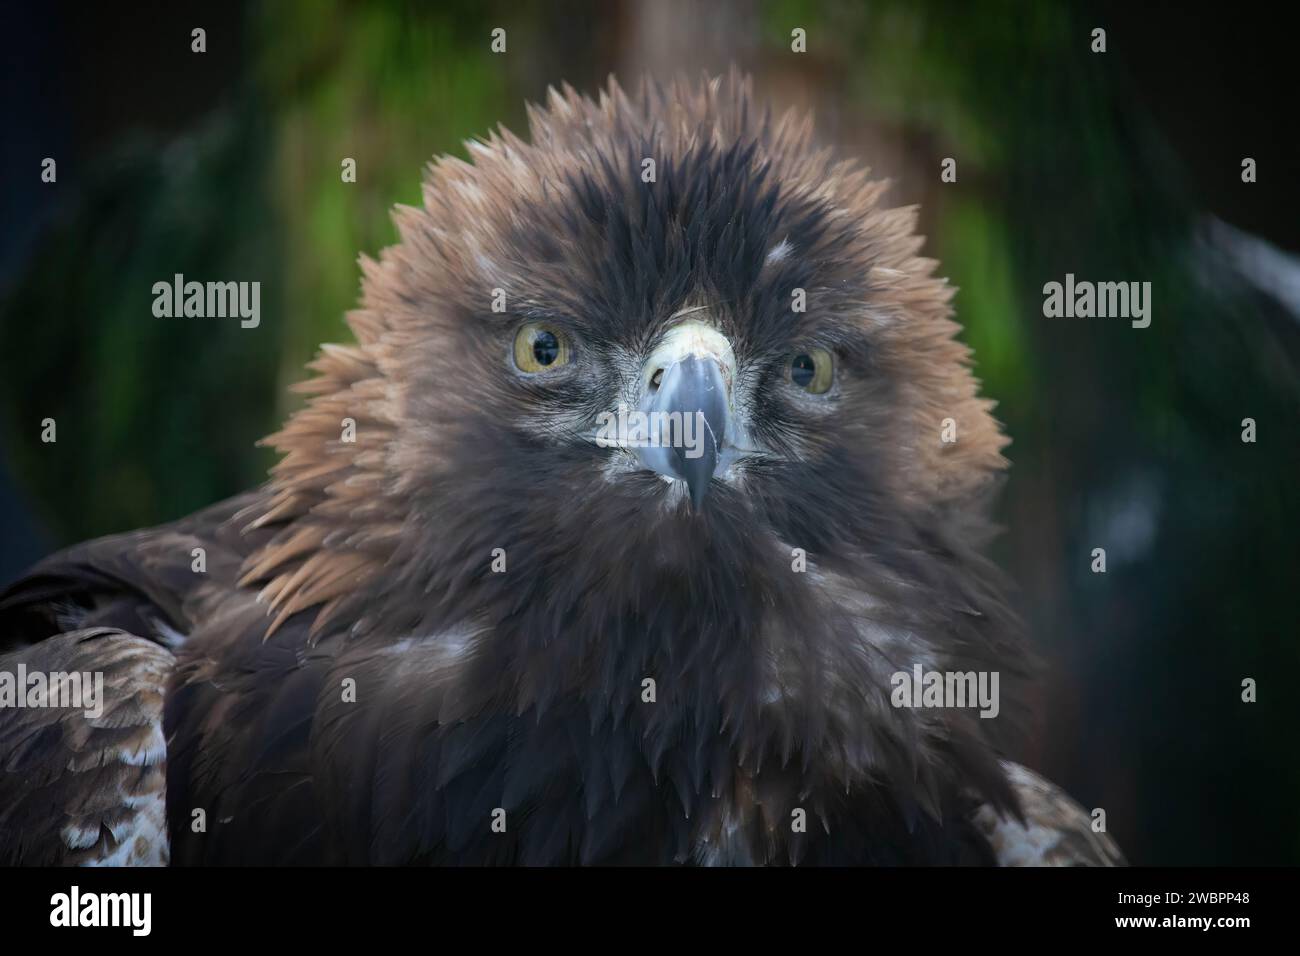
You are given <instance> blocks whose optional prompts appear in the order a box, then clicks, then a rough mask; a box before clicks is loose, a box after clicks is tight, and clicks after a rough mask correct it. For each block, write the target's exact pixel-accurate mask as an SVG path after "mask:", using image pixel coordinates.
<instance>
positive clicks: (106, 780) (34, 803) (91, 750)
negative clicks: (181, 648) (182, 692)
mask: <svg viewBox="0 0 1300 956" xmlns="http://www.w3.org/2000/svg"><path fill="white" fill-rule="evenodd" d="M174 663H175V659H174V658H173V657H172V654H171V653H170V652H169V651H168V650H167V649H166V648H164V647H162V646H160V645H159V644H157V643H155V642H154V641H150V640H146V639H144V638H140V637H136V636H135V635H132V634H128V633H126V632H124V631H120V630H116V629H113V628H107V627H92V628H85V629H81V630H76V631H69V632H67V633H63V634H58V635H56V636H53V637H49V638H47V639H45V640H42V641H39V642H37V643H35V644H32V645H30V646H28V647H22V648H20V649H18V650H15V651H12V652H11V653H8V654H5V655H3V656H0V681H4V680H6V677H7V678H8V683H9V689H10V690H11V691H12V692H14V693H16V694H23V695H24V706H18V705H17V701H16V699H15V700H8V699H7V698H6V699H5V703H6V706H0V755H2V757H0V760H2V762H0V864H3V865H8V866H13V865H20V864H25V865H39V866H77V865H80V866H121V865H128V864H129V865H136V866H150V865H152V866H162V865H166V864H167V862H168V858H169V841H168V836H167V814H166V809H165V797H166V755H167V744H166V738H165V736H164V733H163V726H162V721H163V697H164V690H165V685H166V681H167V679H168V676H169V675H170V673H171V670H172V666H173V664H174ZM20 674H21V675H23V677H24V679H23V680H22V681H21V683H20V682H19V680H18V676H19V675H20ZM31 675H40V676H39V677H38V678H37V680H39V681H45V682H47V686H49V687H51V688H53V686H54V685H53V684H51V683H48V682H50V681H51V680H52V676H53V675H81V677H82V678H87V677H89V679H90V681H91V683H90V686H89V687H87V686H86V685H85V684H84V683H82V684H81V687H82V690H81V692H80V694H79V695H78V696H77V698H76V699H75V700H74V699H73V698H72V697H71V696H69V694H68V693H67V692H66V691H65V692H64V693H63V694H61V695H59V697H58V698H57V699H48V700H40V699H35V698H30V693H29V691H30V688H31V687H34V686H39V685H38V684H34V683H30V680H31ZM53 679H56V680H57V679H59V678H57V677H54V678H53ZM101 679H102V684H99V681H100V680H101ZM96 684H99V686H98V687H96V686H95V685H96ZM23 685H25V686H23ZM67 686H69V687H71V686H74V685H67ZM9 696H13V694H10V695H9ZM68 702H72V703H73V704H74V706H57V705H58V704H62V703H68ZM31 704H36V705H37V706H31Z"/></svg>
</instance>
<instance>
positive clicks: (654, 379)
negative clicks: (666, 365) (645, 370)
mask: <svg viewBox="0 0 1300 956" xmlns="http://www.w3.org/2000/svg"><path fill="white" fill-rule="evenodd" d="M663 380H664V370H663V369H661V368H660V369H655V373H654V374H653V375H651V376H650V391H652V392H657V391H659V383H660V382H662V381H663Z"/></svg>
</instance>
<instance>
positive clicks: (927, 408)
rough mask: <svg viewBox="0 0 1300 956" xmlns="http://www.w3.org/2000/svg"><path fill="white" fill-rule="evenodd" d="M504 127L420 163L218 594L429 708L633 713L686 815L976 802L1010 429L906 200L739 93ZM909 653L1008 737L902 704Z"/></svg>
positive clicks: (570, 110) (532, 118)
mask: <svg viewBox="0 0 1300 956" xmlns="http://www.w3.org/2000/svg"><path fill="white" fill-rule="evenodd" d="M529 127H530V137H529V141H524V140H523V139H521V138H519V137H517V136H515V135H513V134H512V133H510V132H509V131H506V130H504V129H502V130H500V131H498V132H497V133H495V134H493V135H491V136H489V137H488V138H487V139H486V140H484V141H475V142H471V143H469V144H468V153H469V161H468V162H465V161H462V160H460V159H455V158H442V159H439V160H437V161H436V162H434V163H433V164H432V166H431V167H430V169H429V171H428V175H427V178H426V180H425V183H424V190H423V200H424V201H423V206H422V207H421V208H409V207H399V209H398V210H397V212H396V214H395V219H396V223H397V226H398V229H399V232H400V242H399V243H398V244H396V245H395V246H393V247H391V248H389V249H387V250H385V251H384V252H383V253H382V254H381V256H380V257H379V259H378V261H374V260H371V259H367V258H363V259H362V267H363V271H364V291H363V295H362V302H361V306H360V308H359V309H358V310H356V311H354V312H352V313H351V314H350V315H349V317H348V318H349V324H350V326H351V328H352V329H353V331H354V332H355V335H356V339H357V341H356V344H354V345H349V346H329V347H326V348H325V349H324V351H323V352H322V353H321V355H320V356H319V357H318V359H317V360H316V361H315V363H314V368H315V370H316V372H317V373H318V374H317V375H316V377H315V378H313V379H312V380H310V381H308V382H307V383H305V385H304V386H303V388H304V389H305V390H306V391H307V392H308V393H309V394H311V395H312V396H313V397H312V398H311V400H310V401H309V403H308V404H307V405H306V407H305V408H304V409H303V410H301V411H299V412H297V413H296V414H295V415H294V416H293V417H292V418H291V419H290V420H289V421H288V423H287V425H286V426H285V427H284V429H283V430H282V431H281V432H279V433H278V434H277V435H275V436H273V437H272V438H271V439H270V442H271V443H272V444H273V445H274V446H275V447H277V448H278V449H279V450H280V451H281V452H282V453H283V459H282V461H281V463H280V464H279V465H278V467H277V468H276V470H275V472H274V477H273V485H272V487H273V489H274V492H275V494H274V496H273V498H271V500H270V504H269V505H268V506H267V507H266V508H265V509H264V510H263V512H262V513H261V514H259V515H258V516H257V518H258V522H259V523H260V524H262V525H264V526H266V527H269V528H272V529H274V530H275V534H274V535H273V536H272V537H271V539H270V541H269V543H268V544H267V545H266V546H265V547H263V548H261V549H260V550H259V551H258V553H256V554H255V555H254V556H253V558H252V559H250V561H249V564H248V565H247V567H246V569H245V570H246V575H245V581H246V582H256V583H258V584H259V585H260V586H261V587H262V588H263V594H264V596H265V597H266V598H267V599H268V600H269V602H270V604H271V606H272V609H273V612H274V613H275V614H276V615H277V616H278V620H277V624H283V622H284V621H286V620H288V619H289V618H290V617H293V616H294V615H297V614H307V615H309V616H310V617H311V620H312V622H313V623H312V630H313V633H314V634H315V635H316V639H317V640H323V639H325V638H327V637H329V638H333V637H334V636H337V635H343V638H341V639H346V640H348V641H353V642H357V643H358V645H359V646H361V647H369V648H371V651H373V648H374V647H376V646H384V647H388V648H401V649H402V653H403V654H407V655H411V660H412V661H419V660H420V659H421V655H424V656H425V663H426V664H427V666H425V667H414V668H413V670H412V671H411V673H412V674H413V675H415V676H414V677H411V678H409V679H408V681H407V683H406V684H403V685H402V686H403V689H402V690H401V693H406V694H411V695H415V696H417V697H418V696H420V695H424V696H426V697H431V698H436V699H437V701H438V703H437V715H438V720H439V721H440V722H444V723H445V722H447V721H455V720H458V719H459V720H463V719H468V718H469V717H471V716H473V715H481V714H483V713H485V712H500V713H508V714H512V715H529V716H530V718H532V719H536V720H544V719H546V717H547V716H548V715H553V714H558V713H564V714H568V715H570V716H573V715H580V716H574V719H575V720H580V721H581V722H584V725H589V726H591V727H593V728H594V727H604V726H617V727H625V728H632V735H633V737H634V739H635V740H637V741H638V744H637V746H638V747H639V748H640V750H641V753H642V754H643V755H644V757H645V759H646V760H647V762H648V763H649V765H650V766H651V767H652V768H653V770H654V772H655V773H656V774H658V775H662V776H660V777H659V779H660V780H663V779H669V780H671V781H673V785H674V786H675V788H676V791H677V799H679V800H680V801H681V802H682V804H683V807H682V809H683V810H685V811H686V812H687V813H688V815H689V813H690V812H691V811H693V810H694V809H696V808H697V806H698V805H699V804H700V803H701V801H704V800H706V799H707V797H708V795H709V794H710V793H711V792H713V793H716V792H717V791H719V790H724V789H725V790H727V792H730V793H733V795H734V793H735V791H736V789H737V788H742V787H749V788H751V790H753V788H755V787H758V788H759V789H762V791H763V793H762V799H759V798H757V797H754V798H753V799H751V800H749V802H748V803H745V805H754V804H755V803H762V804H763V805H764V806H768V807H773V806H775V807H785V806H787V805H789V803H790V802H791V801H792V800H794V799H795V796H794V795H795V794H808V793H813V794H820V795H821V796H820V797H818V799H823V800H825V801H827V802H828V804H829V803H833V802H834V800H836V799H840V798H837V797H835V796H833V794H840V795H841V798H842V797H843V794H845V793H846V792H853V793H857V794H860V793H861V792H862V791H863V789H864V788H866V789H870V788H873V787H885V788H888V789H889V792H890V793H891V794H893V796H891V798H890V799H892V800H894V801H895V803H896V804H898V805H919V806H922V807H925V808H927V809H930V810H931V811H932V812H933V813H935V814H937V815H942V814H943V813H945V812H947V811H946V808H945V806H941V804H944V803H945V801H947V800H948V799H949V797H948V796H946V794H950V793H951V792H953V789H954V788H953V786H952V784H953V781H957V780H960V781H962V783H963V786H966V785H973V786H976V787H977V788H980V789H982V790H983V792H984V793H983V795H984V796H985V797H986V798H988V799H992V800H997V799H998V795H999V793H1001V792H1002V789H1001V783H1000V780H1001V778H1000V775H999V772H998V770H997V757H996V751H997V750H998V748H999V747H1000V741H1001V739H1002V735H1003V733H1004V728H1006V727H1008V726H1010V725H1011V724H1012V723H1013V722H1014V721H1009V720H1008V717H1009V715H1010V714H1011V713H1012V711H1013V706H1012V705H1011V703H1013V702H1011V703H1008V702H1006V701H1005V699H1006V698H1008V697H1009V696H1011V695H1013V693H1014V692H1013V690H1012V686H1013V679H1014V678H1015V677H1016V675H1017V674H1018V673H1019V671H1020V670H1021V668H1022V658H1023V655H1022V653H1021V652H1020V650H1019V648H1018V646H1017V644H1016V638H1015V631H1016V628H1015V627H1014V625H1013V623H1012V621H1011V619H1010V615H1009V614H1008V612H1007V611H1006V609H1005V607H1004V604H1003V601H1002V597H1001V591H1002V586H1001V583H1000V581H999V578H998V575H997V573H996V572H995V570H994V569H993V568H992V567H991V565H989V564H988V563H987V562H986V561H985V560H984V559H982V558H981V557H980V556H979V553H978V549H979V546H980V545H981V544H982V543H983V541H984V540H985V538H986V536H987V524H986V510H987V509H986V500H987V498H988V495H987V492H988V491H989V489H990V488H991V487H992V486H993V485H994V483H995V479H996V478H997V477H998V476H999V474H1000V473H1001V471H1002V469H1003V468H1004V467H1005V464H1006V463H1005V460H1004V459H1003V457H1002V455H1001V453H1000V450H1001V448H1002V446H1003V445H1004V444H1005V439H1004V438H1003V437H1002V436H1001V434H1000V432H999V428H998V425H997V423H996V422H995V421H994V419H993V418H992V416H991V414H990V408H991V402H989V401H988V400H986V399H983V398H981V397H980V396H979V394H978V388H977V383H976V380H975V378H974V377H973V375H972V372H971V356H970V353H969V350H968V349H967V348H966V346H964V345H963V344H961V343H960V342H958V341H956V340H955V338H954V334H955V333H956V332H957V330H958V327H957V326H956V324H955V323H954V322H953V321H952V318H951V314H952V309H951V305H950V301H951V297H952V288H951V287H950V286H949V285H948V284H947V282H946V280H943V279H941V278H937V277H936V276H935V275H934V271H935V263H934V262H933V261H932V260H930V259H927V258H923V257H922V256H920V255H919V254H918V251H919V249H920V247H921V245H922V239H921V238H920V237H918V236H916V235H915V234H914V231H913V230H914V225H915V221H916V215H915V211H914V210H912V209H897V208H887V207H885V206H883V205H882V204H881V196H882V193H883V192H884V190H885V188H886V185H887V184H885V183H883V182H881V181H877V180H873V179H872V178H871V177H870V176H869V175H868V172H867V171H866V170H865V169H863V168H860V167H859V166H857V165H856V164H855V163H853V162H851V161H842V160H838V159H836V158H835V157H834V156H833V154H832V153H831V152H829V151H827V150H822V149H819V148H817V147H816V146H815V145H814V144H813V141H812V129H811V122H810V120H809V119H808V118H807V117H806V116H801V115H798V114H796V113H794V112H790V113H786V114H785V115H784V116H781V117H780V118H773V117H772V116H771V115H770V114H769V113H768V112H765V111H762V110H760V109H758V108H757V107H756V106H755V104H754V102H753V98H752V94H751V91H750V84H749V82H748V80H746V79H745V78H743V77H741V76H739V75H737V74H735V73H734V72H733V73H732V74H731V75H730V76H728V77H725V78H721V79H705V80H703V81H702V82H699V83H695V84H692V83H688V82H678V83H676V84H674V85H671V86H669V87H661V86H659V85H656V84H653V83H650V82H645V83H642V84H641V86H640V88H639V89H638V90H637V92H636V93H635V95H629V94H627V93H625V92H624V91H623V90H622V89H621V88H620V87H619V86H618V85H617V84H616V83H615V82H613V81H611V82H610V84H609V85H608V87H607V88H606V89H605V90H604V92H602V93H601V94H600V96H599V97H598V98H597V99H590V98H587V97H585V96H581V95H579V94H577V93H575V92H574V91H572V90H570V89H568V88H567V87H566V88H564V90H563V91H561V92H556V91H554V90H552V91H550V94H549V98H548V102H547V105H546V106H545V108H534V109H531V110H530V113H529ZM349 426H351V427H349ZM272 639H274V638H272ZM368 653H370V652H368ZM918 665H919V666H921V667H922V668H924V669H925V670H927V671H930V670H940V671H951V670H957V671H971V670H974V671H997V672H1000V673H1001V674H1002V682H1001V691H1002V695H1003V697H1004V703H1003V704H1002V708H1001V710H1002V714H1001V716H1000V717H999V719H995V720H984V719H980V718H979V717H978V714H977V713H976V712H974V711H953V710H924V709H916V708H899V707H896V706H893V705H892V704H891V700H890V697H891V677H892V675H895V674H897V673H899V672H907V673H911V672H912V670H913V669H914V668H915V667H916V666H918ZM648 688H649V689H650V692H649V693H647V689H648ZM394 693H398V691H396V690H394ZM765 762H766V767H767V768H768V769H769V770H770V772H764V770H763V768H764V766H765ZM781 767H785V768H788V769H787V770H785V771H781V770H780V769H779V768H781ZM737 769H739V775H737V772H736V771H737ZM760 778H761V780H762V783H761V784H756V783H754V781H756V780H759V779H760ZM743 780H747V781H749V782H748V783H743V784H742V783H741V782H738V781H743ZM751 796H752V794H751ZM736 799H737V800H738V801H740V798H739V797H737V798H736ZM740 803H744V801H740V802H739V803H737V804H735V805H740ZM828 812H829V811H828Z"/></svg>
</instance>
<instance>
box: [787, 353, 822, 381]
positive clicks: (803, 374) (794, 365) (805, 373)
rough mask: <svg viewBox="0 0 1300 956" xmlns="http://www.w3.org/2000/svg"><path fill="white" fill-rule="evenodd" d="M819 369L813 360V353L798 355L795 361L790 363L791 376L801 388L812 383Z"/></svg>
mask: <svg viewBox="0 0 1300 956" xmlns="http://www.w3.org/2000/svg"><path fill="white" fill-rule="evenodd" d="M816 371H817V363H816V362H814V361H813V360H812V356H811V355H796V356H795V357H794V361H793V362H791V363H790V378H791V379H792V380H793V381H794V383H795V384H796V385H798V386H799V387H800V388H807V387H808V386H809V385H810V384H812V380H813V374H814V373H815V372H816Z"/></svg>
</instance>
